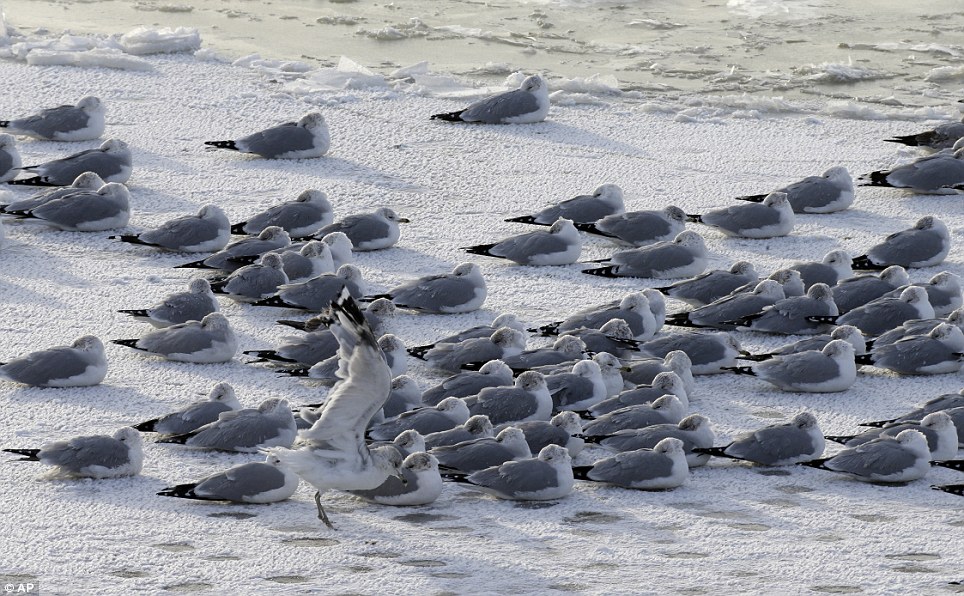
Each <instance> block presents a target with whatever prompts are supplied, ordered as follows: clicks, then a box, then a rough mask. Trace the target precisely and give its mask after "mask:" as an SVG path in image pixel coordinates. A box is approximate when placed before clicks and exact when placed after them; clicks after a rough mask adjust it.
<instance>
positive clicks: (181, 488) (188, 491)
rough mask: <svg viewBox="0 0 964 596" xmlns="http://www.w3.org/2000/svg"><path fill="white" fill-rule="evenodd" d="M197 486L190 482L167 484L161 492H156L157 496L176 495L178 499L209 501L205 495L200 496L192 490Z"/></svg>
mask: <svg viewBox="0 0 964 596" xmlns="http://www.w3.org/2000/svg"><path fill="white" fill-rule="evenodd" d="M195 488H197V483H196V482H192V483H190V484H178V485H175V486H169V487H167V488H165V489H163V490H162V491H161V492H159V493H157V496H159V497H177V498H178V499H196V500H198V501H210V500H211V499H208V498H207V497H202V496H200V495H198V494H197V493H195V492H194V489H195Z"/></svg>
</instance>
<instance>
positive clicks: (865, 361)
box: [854, 354, 874, 366]
mask: <svg viewBox="0 0 964 596" xmlns="http://www.w3.org/2000/svg"><path fill="white" fill-rule="evenodd" d="M854 363H855V364H857V366H873V365H874V355H873V354H858V355H856V356H854Z"/></svg>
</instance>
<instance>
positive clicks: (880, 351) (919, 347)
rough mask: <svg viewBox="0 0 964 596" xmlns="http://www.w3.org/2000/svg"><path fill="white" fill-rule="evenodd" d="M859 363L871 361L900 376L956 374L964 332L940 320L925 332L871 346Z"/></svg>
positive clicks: (963, 355)
mask: <svg viewBox="0 0 964 596" xmlns="http://www.w3.org/2000/svg"><path fill="white" fill-rule="evenodd" d="M857 363H858V364H872V365H873V366H876V367H878V368H886V369H887V370H890V371H893V372H895V373H897V374H899V375H939V374H945V373H955V372H958V371H959V370H961V366H962V364H964V332H962V331H961V328H960V327H957V326H955V325H950V324H948V323H941V324H939V325H938V326H936V327H934V329H932V330H931V331H930V333H928V334H927V335H913V336H910V337H905V338H903V339H900V340H898V341H896V342H894V343H891V344H884V345H882V346H877V345H876V344H875V345H874V347H873V349H872V350H871V351H870V353H869V354H865V355H863V356H861V357H859V358H857Z"/></svg>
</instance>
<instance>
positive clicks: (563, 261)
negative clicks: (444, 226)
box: [462, 218, 582, 265]
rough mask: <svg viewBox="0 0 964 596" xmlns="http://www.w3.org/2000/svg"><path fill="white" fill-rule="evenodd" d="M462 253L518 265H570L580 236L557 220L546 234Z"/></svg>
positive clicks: (579, 247) (576, 256)
mask: <svg viewBox="0 0 964 596" xmlns="http://www.w3.org/2000/svg"><path fill="white" fill-rule="evenodd" d="M462 250H465V252H467V253H469V254H473V255H485V256H487V257H498V258H503V259H508V260H510V261H512V262H514V263H518V264H519V265H570V264H572V263H575V262H576V261H577V260H579V255H580V253H581V252H582V236H581V235H580V234H579V231H578V230H576V227H575V226H574V225H573V224H572V220H569V219H565V218H560V219H557V220H556V221H555V223H553V224H552V225H551V226H549V229H548V230H547V231H542V230H537V231H535V232H526V233H525V234H519V235H517V236H510V237H508V238H506V239H504V240H500V241H499V242H495V243H493V244H479V245H476V246H466V247H462Z"/></svg>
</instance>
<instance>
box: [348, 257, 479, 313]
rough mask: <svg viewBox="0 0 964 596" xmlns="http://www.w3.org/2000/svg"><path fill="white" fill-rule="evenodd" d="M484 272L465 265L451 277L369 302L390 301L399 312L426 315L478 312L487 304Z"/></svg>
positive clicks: (413, 284)
mask: <svg viewBox="0 0 964 596" xmlns="http://www.w3.org/2000/svg"><path fill="white" fill-rule="evenodd" d="M485 296H486V287H485V278H483V277H482V270H481V269H480V268H479V266H478V265H476V264H475V263H462V264H460V265H459V266H457V267H456V268H455V269H453V270H452V273H443V274H441V275H427V276H425V277H420V278H418V279H415V280H412V281H410V282H407V283H404V284H402V285H400V286H397V287H394V288H392V289H391V290H389V291H388V292H386V293H384V294H375V295H374V296H368V297H366V300H377V299H378V298H388V299H389V300H391V301H392V302H394V303H395V305H396V306H398V307H399V308H405V309H408V310H415V311H418V312H424V313H434V314H452V313H465V312H472V311H474V310H478V309H479V308H480V307H481V306H482V303H483V302H485Z"/></svg>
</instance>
